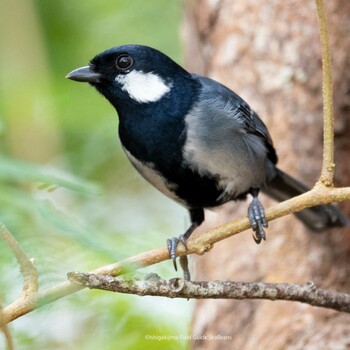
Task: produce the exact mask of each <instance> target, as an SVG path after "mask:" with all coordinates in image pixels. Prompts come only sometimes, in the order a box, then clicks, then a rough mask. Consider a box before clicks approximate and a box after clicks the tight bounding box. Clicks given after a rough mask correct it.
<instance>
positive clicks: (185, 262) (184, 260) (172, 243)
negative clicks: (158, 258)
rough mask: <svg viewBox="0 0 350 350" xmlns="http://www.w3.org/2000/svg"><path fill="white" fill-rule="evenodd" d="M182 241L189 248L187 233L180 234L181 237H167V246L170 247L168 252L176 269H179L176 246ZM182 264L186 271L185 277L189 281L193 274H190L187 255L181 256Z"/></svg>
mask: <svg viewBox="0 0 350 350" xmlns="http://www.w3.org/2000/svg"><path fill="white" fill-rule="evenodd" d="M180 242H181V243H182V244H183V245H184V247H185V249H186V250H187V244H186V237H185V235H180V236H179V237H172V238H169V239H167V241H166V243H167V247H168V252H169V256H170V258H171V260H172V261H173V264H174V269H175V271H177V264H176V248H177V245H178V244H179V243H180ZM180 265H181V268H182V270H183V273H184V279H185V280H187V281H190V279H191V276H190V271H189V269H188V258H187V255H183V256H180Z"/></svg>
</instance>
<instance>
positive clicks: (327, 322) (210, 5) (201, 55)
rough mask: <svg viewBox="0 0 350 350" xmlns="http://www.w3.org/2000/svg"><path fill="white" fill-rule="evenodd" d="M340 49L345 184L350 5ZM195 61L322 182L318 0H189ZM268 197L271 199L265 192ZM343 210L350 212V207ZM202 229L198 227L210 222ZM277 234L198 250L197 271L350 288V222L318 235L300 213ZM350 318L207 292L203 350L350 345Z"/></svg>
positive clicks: (338, 30)
mask: <svg viewBox="0 0 350 350" xmlns="http://www.w3.org/2000/svg"><path fill="white" fill-rule="evenodd" d="M326 8H327V12H328V20H329V34H330V37H331V47H332V51H333V66H334V72H333V77H334V82H335V84H334V91H335V103H334V108H335V130H336V140H335V142H336V158H335V159H336V165H337V166H336V181H335V182H336V184H337V185H348V184H349V183H350V161H349V149H350V137H349V135H350V117H349V114H350V113H349V111H350V61H349V52H350V36H349V33H350V21H349V18H350V2H349V1H348V0H333V1H328V2H327V3H326ZM183 34H184V39H185V46H186V62H187V68H188V69H189V70H190V71H192V72H197V73H200V74H204V75H207V76H210V77H212V78H214V79H216V80H219V81H220V82H222V83H223V84H225V85H227V86H229V87H230V88H232V89H233V90H234V91H236V92H237V93H239V94H240V95H241V96H242V97H243V98H244V99H245V100H246V101H248V103H249V104H250V105H251V106H252V107H253V108H254V109H255V110H256V111H257V112H258V114H259V115H260V116H261V117H262V119H263V120H264V122H265V123H266V124H267V126H268V128H269V130H270V132H271V135H272V138H273V140H274V144H275V147H276V149H277V152H278V156H279V159H280V160H279V167H280V168H281V169H283V170H285V171H287V172H289V173H290V174H292V175H294V176H296V177H297V178H299V179H302V180H303V181H304V182H305V183H308V184H310V185H312V184H313V183H314V182H315V181H316V180H317V179H318V177H319V173H320V169H321V158H322V89H321V86H322V84H321V57H320V44H319V33H318V27H317V18H316V11H315V5H314V2H313V1H303V2H300V1H277V0H272V1H271V0H269V1H268V0H245V1H232V0H221V1H220V0H192V1H187V2H186V8H185V24H184V31H183ZM264 203H265V206H268V205H270V204H271V203H272V202H270V201H269V200H266V199H264ZM342 207H343V209H344V210H345V211H346V212H347V213H348V214H350V205H349V203H345V204H344V205H343V206H342ZM246 208H247V203H238V204H237V203H234V204H233V205H231V204H230V205H227V206H226V207H225V208H224V209H223V210H222V211H221V212H220V213H219V212H216V213H213V212H206V227H205V228H208V226H210V227H212V226H214V225H216V224H218V223H220V222H225V221H228V220H229V219H230V218H232V217H234V216H236V215H244V214H245V213H246ZM205 228H204V227H202V228H200V230H199V231H201V230H204V229H205ZM267 234H268V239H267V241H266V242H263V243H262V244H261V245H260V246H258V245H256V244H255V243H254V242H253V240H252V238H251V234H250V233H249V232H248V233H245V234H240V235H238V236H236V237H233V238H231V239H228V240H226V241H223V242H222V243H219V244H217V245H216V246H215V247H214V249H212V250H211V251H210V252H209V253H208V254H205V255H204V256H203V257H198V258H196V259H195V270H196V271H195V279H196V280H215V279H222V280H225V279H233V280H238V281H266V282H290V283H305V282H307V281H310V280H312V281H314V282H315V283H316V284H317V285H318V286H319V287H322V288H330V289H333V290H337V291H342V292H350V279H349V278H348V276H349V272H350V271H349V266H350V265H349V253H350V231H349V229H342V230H332V231H330V232H326V233H322V234H313V233H310V232H309V231H308V230H307V229H306V228H305V227H303V225H302V224H301V223H299V222H298V221H297V220H296V219H295V218H294V217H285V218H282V219H281V220H277V221H276V222H272V223H271V224H270V226H269V229H268V231H267ZM349 331H350V316H349V315H347V314H342V313H339V312H335V311H329V310H323V309H320V308H314V307H310V306H305V305H303V304H299V303H294V302H277V301H276V302H268V301H250V300H247V301H244V300H243V301H230V300H201V301H198V302H197V304H196V307H195V312H194V318H193V322H192V330H191V333H192V334H194V335H207V336H209V335H222V336H231V337H232V339H231V340H222V341H220V340H212V341H208V340H195V341H192V343H191V347H192V348H193V349H244V350H248V349H249V350H250V349H254V350H256V349H283V350H285V349H348V348H350V335H349V334H350V333H349Z"/></svg>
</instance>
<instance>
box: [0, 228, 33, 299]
mask: <svg viewBox="0 0 350 350" xmlns="http://www.w3.org/2000/svg"><path fill="white" fill-rule="evenodd" d="M0 238H2V239H3V240H4V241H5V242H6V243H7V245H8V247H9V248H10V249H11V251H12V253H13V255H14V256H15V257H16V259H17V262H18V264H19V268H20V271H21V273H22V275H23V289H22V297H23V298H25V297H27V296H28V295H31V294H33V293H36V292H37V291H38V271H37V269H36V267H35V265H34V263H33V261H32V260H31V259H29V258H28V257H27V255H26V254H25V253H24V251H23V250H22V248H21V247H20V245H19V244H18V242H17V241H16V239H15V238H14V237H13V236H12V234H11V233H10V232H9V231H8V230H7V229H6V227H5V225H4V224H2V223H0Z"/></svg>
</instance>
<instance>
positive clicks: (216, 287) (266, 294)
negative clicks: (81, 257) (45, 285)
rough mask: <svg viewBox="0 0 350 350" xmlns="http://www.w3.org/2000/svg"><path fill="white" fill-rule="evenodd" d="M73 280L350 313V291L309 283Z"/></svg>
mask: <svg viewBox="0 0 350 350" xmlns="http://www.w3.org/2000/svg"><path fill="white" fill-rule="evenodd" d="M68 278H69V279H70V281H72V282H74V283H79V284H82V285H83V286H84V287H88V288H90V289H101V290H106V291H111V292H118V293H127V294H136V295H141V296H144V295H151V296H161V297H168V298H186V299H190V298H194V299H267V300H289V301H299V302H302V303H306V304H309V305H312V306H318V307H324V308H329V309H333V310H337V311H343V312H349V313H350V295H349V294H344V293H338V292H334V291H329V290H324V289H319V288H316V286H315V284H314V283H313V282H309V283H307V284H288V283H263V282H233V281H209V282H207V281H204V282H190V281H185V280H183V279H178V278H174V279H171V280H169V281H166V280H163V279H161V278H160V277H159V276H158V275H156V274H151V275H150V277H148V278H147V279H145V280H125V279H122V278H115V277H111V276H102V275H95V274H89V273H79V272H71V273H69V274H68Z"/></svg>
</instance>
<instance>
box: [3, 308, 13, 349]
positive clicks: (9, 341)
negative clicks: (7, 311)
mask: <svg viewBox="0 0 350 350" xmlns="http://www.w3.org/2000/svg"><path fill="white" fill-rule="evenodd" d="M2 318H3V314H2V305H0V320H1V319H2ZM0 323H1V322H0ZM0 331H1V332H2V333H3V335H4V338H5V342H6V345H7V350H14V345H13V339H12V336H11V333H10V330H9V327H8V325H7V324H4V325H3V326H2V327H0Z"/></svg>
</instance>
